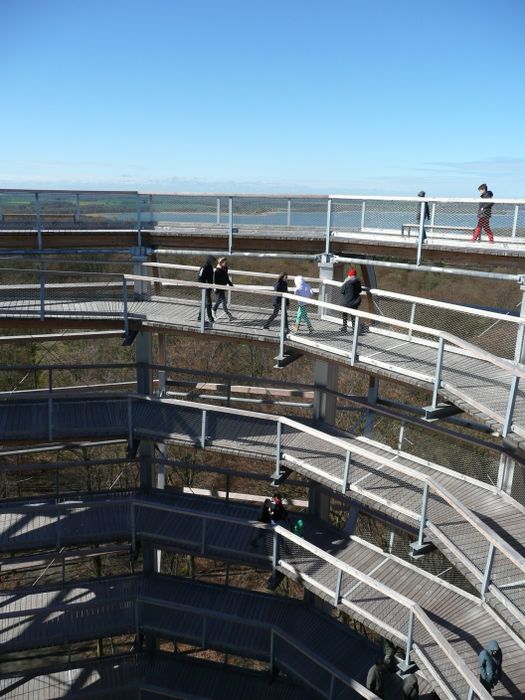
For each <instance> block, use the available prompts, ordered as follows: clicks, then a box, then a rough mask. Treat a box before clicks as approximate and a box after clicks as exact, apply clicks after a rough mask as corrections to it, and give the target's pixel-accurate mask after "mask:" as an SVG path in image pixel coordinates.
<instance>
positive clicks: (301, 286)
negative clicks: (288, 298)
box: [292, 275, 314, 333]
mask: <svg viewBox="0 0 525 700" xmlns="http://www.w3.org/2000/svg"><path fill="white" fill-rule="evenodd" d="M294 281H295V291H294V294H295V295H296V296H298V297H300V298H303V299H311V298H312V296H313V291H312V288H311V287H310V285H309V284H308V282H306V281H305V279H304V277H302V276H301V275H297V277H296V278H295V280H294ZM303 320H304V322H305V323H306V327H307V328H308V332H309V333H313V331H314V329H313V326H312V322H311V321H310V319H309V318H308V307H307V304H306V303H305V302H304V301H300V302H299V306H298V307H297V316H296V318H295V326H294V327H293V328H292V330H294V331H298V330H299V328H300V327H301V321H303Z"/></svg>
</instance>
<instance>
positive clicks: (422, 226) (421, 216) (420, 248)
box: [416, 202, 426, 265]
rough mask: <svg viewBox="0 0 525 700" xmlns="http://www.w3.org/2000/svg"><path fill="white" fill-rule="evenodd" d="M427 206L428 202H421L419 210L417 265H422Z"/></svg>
mask: <svg viewBox="0 0 525 700" xmlns="http://www.w3.org/2000/svg"><path fill="white" fill-rule="evenodd" d="M425 204H426V202H421V206H420V210H419V234H418V239H417V259H416V265H420V264H421V253H422V252H423V235H424V233H425Z"/></svg>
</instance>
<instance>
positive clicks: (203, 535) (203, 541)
mask: <svg viewBox="0 0 525 700" xmlns="http://www.w3.org/2000/svg"><path fill="white" fill-rule="evenodd" d="M207 522H208V521H207V520H206V518H203V519H202V530H201V554H204V552H205V551H206V523H207Z"/></svg>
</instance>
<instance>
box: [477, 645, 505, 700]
mask: <svg viewBox="0 0 525 700" xmlns="http://www.w3.org/2000/svg"><path fill="white" fill-rule="evenodd" d="M502 664H503V654H502V652H501V649H500V647H499V644H498V643H497V641H496V640H495V639H491V640H490V642H489V643H488V644H487V648H486V649H482V650H481V652H480V654H479V680H480V682H481V685H482V686H483V687H484V688H486V689H487V690H488V692H489V693H490V694H491V695H492V688H494V687H495V686H496V685H497V683H498V681H499V679H500V678H501V670H502Z"/></svg>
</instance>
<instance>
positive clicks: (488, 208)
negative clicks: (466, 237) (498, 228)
mask: <svg viewBox="0 0 525 700" xmlns="http://www.w3.org/2000/svg"><path fill="white" fill-rule="evenodd" d="M478 192H480V197H481V199H483V200H486V199H492V197H493V196H494V195H493V193H492V192H491V191H490V190H489V189H487V185H486V184H485V183H483V184H482V185H480V186H479V187H478ZM493 206H494V204H492V202H485V201H483V202H481V203H480V205H479V207H478V225H477V226H476V228H475V229H474V235H473V236H472V240H473V241H477V240H478V238H479V239H480V240H481V232H482V231H486V233H487V236H488V237H489V242H490V243H494V234H493V233H492V231H491V228H490V217H491V216H492V207H493Z"/></svg>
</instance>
